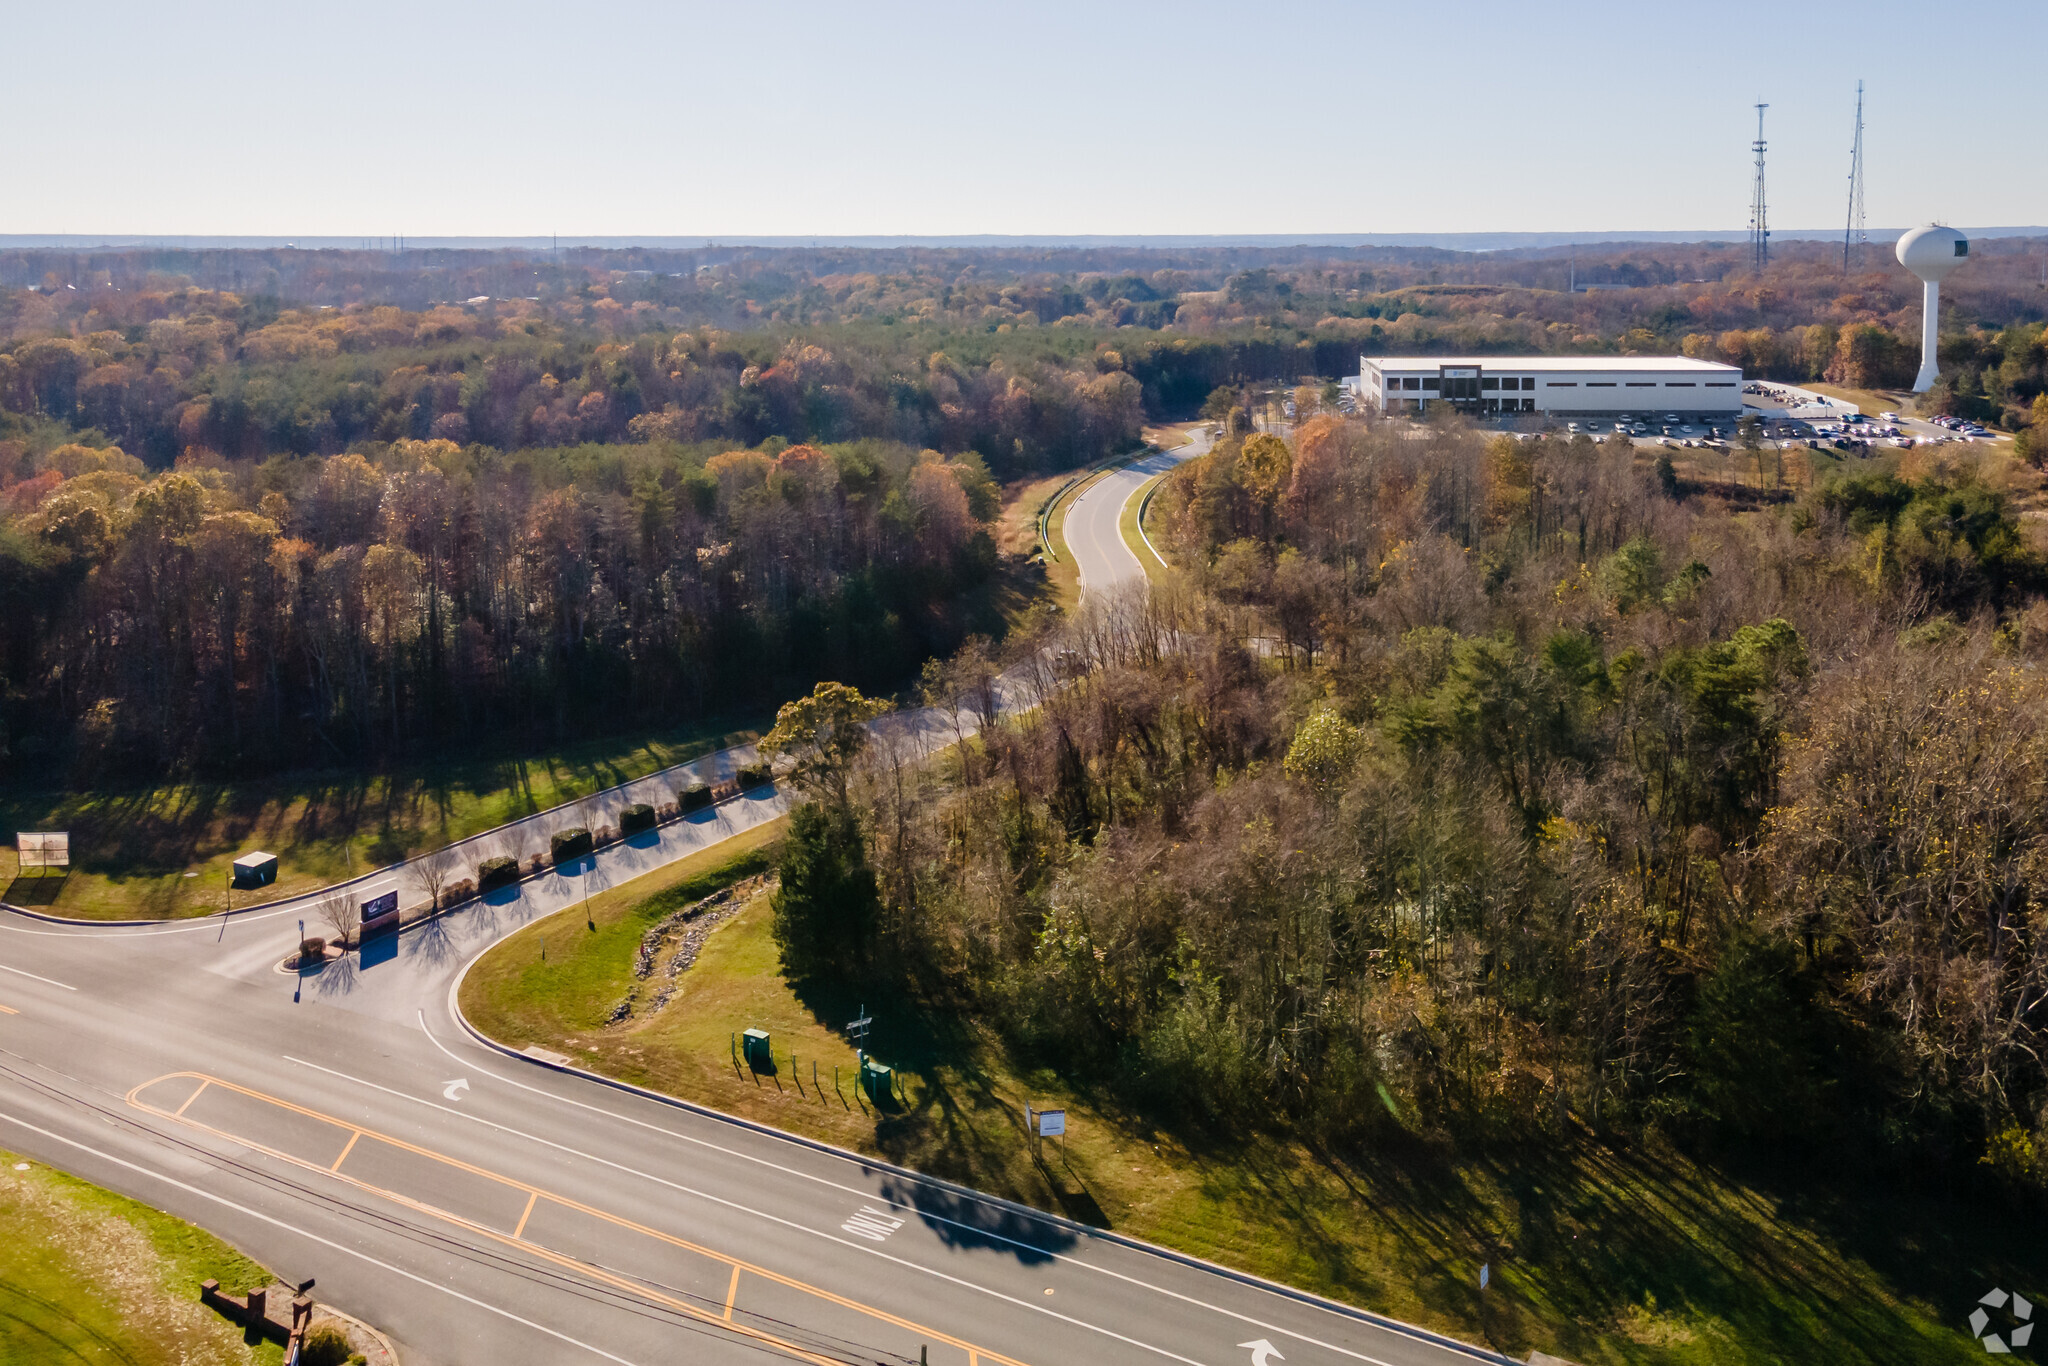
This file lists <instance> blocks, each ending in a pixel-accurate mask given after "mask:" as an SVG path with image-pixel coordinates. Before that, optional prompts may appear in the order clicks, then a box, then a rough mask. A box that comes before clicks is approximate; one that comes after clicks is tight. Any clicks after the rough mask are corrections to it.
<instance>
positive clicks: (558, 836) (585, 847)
mask: <svg viewBox="0 0 2048 1366" xmlns="http://www.w3.org/2000/svg"><path fill="white" fill-rule="evenodd" d="M596 847H597V846H596V845H595V844H594V843H593V842H592V841H591V838H590V831H588V830H586V829H585V828H584V827H582V826H580V825H572V826H570V827H569V828H568V829H567V830H557V831H556V832H555V833H554V834H552V835H550V836H549V837H548V856H549V857H550V858H551V859H553V860H554V862H556V863H558V864H559V863H565V862H567V861H568V860H570V859H574V858H582V857H583V856H584V855H585V854H587V853H589V852H591V850H593V849H595V848H596Z"/></svg>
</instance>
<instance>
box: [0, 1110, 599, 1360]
mask: <svg viewBox="0 0 2048 1366" xmlns="http://www.w3.org/2000/svg"><path fill="white" fill-rule="evenodd" d="M0 1120H5V1121H7V1122H8V1123H10V1124H14V1125H17V1126H19V1127H20V1128H23V1129H26V1130H27V1131H28V1132H30V1133H32V1134H36V1135H39V1136H40V1137H43V1138H47V1139H49V1140H50V1141H52V1142H54V1143H62V1144H63V1145H64V1146H65V1147H67V1148H74V1149H76V1150H77V1151H79V1152H82V1153H86V1154H89V1155H90V1156H92V1157H96V1158H98V1159H99V1160H100V1161H102V1162H110V1163H112V1164H113V1165H115V1166H117V1167H121V1168H124V1169H125V1170H127V1171H131V1172H134V1173H135V1174H136V1175H138V1176H142V1177H146V1178H148V1179H149V1180H151V1181H160V1182H162V1183H163V1184H164V1185H166V1186H169V1187H171V1188H172V1189H174V1190H181V1191H184V1192H185V1193H186V1194H187V1195H192V1196H196V1197H198V1198H199V1199H201V1200H207V1201H210V1202H212V1203H213V1204H216V1205H220V1206H222V1207H223V1208H226V1209H230V1210H233V1211H234V1212H235V1213H237V1214H240V1215H243V1216H245V1217H247V1218H250V1219H256V1220H260V1221H261V1222H263V1223H266V1224H269V1225H271V1226H273V1227H275V1228H280V1229H283V1230H284V1231H285V1232H287V1233H291V1234H296V1235H297V1236H299V1237H301V1238H304V1239H306V1240H307V1241H309V1242H314V1243H318V1244H319V1245H320V1246H322V1247H324V1248H328V1249H331V1250H332V1251H335V1252H339V1253H341V1254H343V1255H344V1256H349V1257H354V1258H355V1259H356V1260H358V1261H361V1262H365V1263H368V1264H369V1265H371V1266H374V1267H376V1268H377V1269H378V1270H379V1271H388V1272H390V1273H391V1274H392V1275H394V1276H402V1277H404V1278H405V1279H406V1280H408V1281H411V1282H413V1283H414V1284H415V1285H423V1286H426V1287H427V1288H428V1289H429V1290H438V1291H440V1292H441V1293H442V1294H444V1295H447V1296H449V1297H450V1298H452V1299H458V1300H461V1301H462V1302H463V1303H464V1304H468V1305H473V1306H475V1307H476V1308H478V1309H482V1310H485V1311H486V1312H488V1313H492V1314H496V1315H497V1316H498V1317H500V1318H502V1319H508V1320H510V1321H511V1322H513V1323H516V1324H518V1325H519V1326H520V1327H521V1328H531V1329H532V1330H533V1331H534V1332H536V1333H545V1334H546V1335H547V1336H549V1337H551V1338H553V1339H555V1340H556V1341H557V1342H564V1343H567V1344H568V1345H569V1346H571V1347H575V1348H579V1349H581V1350H582V1351H585V1352H589V1353H590V1354H591V1355H592V1356H599V1357H603V1358H604V1359H605V1360H606V1361H615V1362H617V1363H619V1366H639V1364H638V1363H637V1362H634V1361H631V1360H629V1359H628V1358H626V1357H622V1356H617V1355H615V1354H613V1353H611V1352H607V1351H605V1350H604V1348H602V1347H597V1346H593V1345H592V1344H590V1343H587V1342H584V1341H582V1340H580V1339H578V1338H572V1337H570V1336H569V1335H568V1334H567V1333H562V1332H558V1331H556V1330H555V1329H553V1328H550V1327H548V1326H547V1325H546V1324H542V1323H535V1322H534V1321H533V1320H531V1319H525V1318H521V1317H520V1316H519V1315H517V1314H515V1313H513V1312H512V1311H511V1310H509V1309H505V1308H501V1307H500V1306H498V1305H495V1304H492V1303H490V1302H489V1301H487V1300H480V1299H477V1298H476V1297H475V1296H473V1295H465V1294H464V1293H462V1292H461V1291H460V1290H457V1289H455V1288H454V1287H453V1286H449V1285H443V1284H441V1283H440V1282H439V1281H431V1280H428V1279H427V1278H426V1277H425V1276H421V1275H418V1274H417V1273H415V1272H411V1271H407V1270H406V1269H405V1268H404V1267H402V1266H394V1265H392V1264H391V1263H390V1262H386V1261H380V1260H379V1259H377V1258H375V1257H372V1256H370V1255H369V1254H368V1253H367V1252H362V1251H359V1250H358V1249H356V1248H352V1247H349V1246H348V1245H347V1244H345V1243H337V1242H335V1241H333V1240H332V1239H330V1238H323V1237H321V1236H320V1235H319V1234H317V1233H311V1232H308V1231H307V1230H305V1229H303V1228H300V1227H298V1226H297V1225H294V1224H289V1223H286V1222H285V1221H284V1220H282V1219H278V1218H275V1217H273V1216H272V1215H268V1214H265V1213H263V1211H261V1210H256V1209H251V1208H249V1207H248V1206H247V1205H240V1204H237V1203H235V1202H234V1201H233V1200H230V1199H228V1198H227V1197H226V1196H222V1195H216V1194H214V1193H213V1192H212V1191H209V1190H202V1189H201V1188H200V1187H198V1186H193V1185H188V1184H186V1183H185V1182H183V1181H180V1180H178V1179H177V1178H176V1177H174V1176H169V1175H166V1174H165V1173H163V1172H159V1171H152V1170H150V1169H149V1168H148V1167H145V1166H143V1165H141V1164H140V1163H137V1162H130V1161H128V1160H127V1159H126V1158H122V1157H116V1156H115V1155H114V1154H112V1153H109V1152H104V1151H102V1150H101V1149H98V1148H95V1147H92V1146H91V1145H89V1144H85V1143H81V1142H79V1141H78V1140H77V1139H75V1138H70V1137H67V1136H66V1135H64V1134H60V1133H56V1132H54V1131H52V1130H49V1129H45V1128H43V1127H42V1126H41V1125H39V1124H31V1123H29V1121H27V1120H25V1119H22V1118H20V1117H19V1116H16V1115H11V1114H8V1113H7V1112H6V1111H4V1110H0Z"/></svg>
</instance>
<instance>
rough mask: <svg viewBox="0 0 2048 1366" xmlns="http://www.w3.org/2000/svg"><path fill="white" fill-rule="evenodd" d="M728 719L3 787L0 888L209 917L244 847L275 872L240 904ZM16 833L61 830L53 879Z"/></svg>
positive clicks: (500, 815) (712, 744) (102, 906)
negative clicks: (279, 765)
mask: <svg viewBox="0 0 2048 1366" xmlns="http://www.w3.org/2000/svg"><path fill="white" fill-rule="evenodd" d="M755 733H756V732H754V731H753V730H748V729H741V728H738V727H736V726H735V724H734V723H733V722H731V721H720V722H716V723H712V724H706V725H701V726H694V727H687V728H682V729H675V730H669V731H663V732H659V733H656V734H652V735H643V736H637V737H630V738H625V739H612V740H598V741H590V742H587V743H584V744H579V745H572V746H566V747H564V748H561V749H558V750H555V751H553V752H550V753H544V754H540V755H530V756H517V757H511V756H506V757H483V758H473V759H464V760H451V761H448V762H443V763H438V764H433V765H422V766H418V767H414V768H405V769H399V770H396V771H394V772H391V773H368V772H348V771H333V772H310V773H292V774H285V775H281V776H279V777H276V778H268V779H260V780H254V781H249V782H237V783H229V782H201V781H193V782H183V783H165V784H162V785H158V786H155V787H139V788H129V789H106V790H98V791H63V790H24V789H23V788H21V787H18V786H17V787H10V788H8V789H7V790H6V791H4V792H0V838H5V840H6V847H5V849H4V850H0V889H4V892H0V898H4V899H5V900H7V901H11V902H13V903H15V904H16V905H24V906H34V907H39V908H45V909H48V910H50V911H51V912H53V913H54V914H58V915H69V916H77V917H81V918H94V919H97V918H105V919H121V918H129V917H170V916H192V915H212V914H216V913H218V912H219V911H220V910H221V906H222V900H223V897H224V896H225V895H226V891H225V884H226V881H227V875H228V868H229V865H231V864H232V863H233V862H234V860H235V859H236V858H237V857H238V856H239V855H241V854H243V853H246V852H248V851H249V850H251V849H265V850H268V851H269V852H271V853H273V854H276V855H278V858H279V873H278V881H277V884H276V885H275V886H274V887H270V888H266V889H265V890H264V891H263V892H262V893H260V894H258V893H249V892H242V893H238V894H237V898H238V901H241V902H246V901H254V900H266V901H267V900H272V899H275V898H277V897H281V896H289V895H292V894H294V893H297V892H303V891H310V890H312V889H314V888H316V887H321V886H325V885H326V884H328V883H330V882H335V881H338V880H340V879H342V878H345V877H349V876H352V875H353V874H355V873H360V872H365V871H368V870H369V869H372V868H380V867H382V866H384V865H385V864H388V863H393V862H396V861H397V860H398V859H401V858H404V857H405V856H407V855H408V854H412V853H416V852H418V851H419V850H421V849H427V848H432V847H435V846H437V845H442V844H446V843H448V842H449V841H451V840H456V839H461V838H462V837H463V836H465V835H473V834H476V833H477V832H478V831H481V830H488V829H490V828H491V827H493V826H496V825H502V824H504V823H505V822H506V821H509V820H515V819H517V818H518V817H520V816H525V815H529V814H531V813H533V812H535V811H541V810H545V809H546V808H548V807H551V806H556V805H558V804H560V803H562V802H565V801H570V800H573V799H574V798H576V797H580V796H584V795H587V794H588V793H591V792H596V791H599V790H601V789H603V788H607V787H610V786H612V785H614V784H616V783H621V782H624V781H626V780H628V779H630V778H638V777H641V776H643V775H645V774H648V773H652V772H655V771H656V770H658V769H662V768H666V767H668V766H669V765H670V764H678V763H682V762H684V761H685V760H688V759H693V758H695V757H697V756H698V755H701V754H707V753H709V752H711V751H712V750H716V749H721V748H723V747H725V746H726V745H729V744H735V743H738V742H740V741H743V740H750V739H752V738H754V736H755ZM17 830H69V831H70V832H71V849H72V860H73V864H74V866H73V868H72V870H71V873H70V875H69V876H68V877H65V878H62V879H56V878H47V877H41V876H38V875H36V874H34V873H31V874H30V875H29V876H27V877H18V876H17V875H16V873H17V870H16V868H15V857H16V856H15V851H14V841H13V837H12V835H11V833H7V832H12V831H17Z"/></svg>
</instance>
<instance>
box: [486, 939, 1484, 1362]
mask: <svg viewBox="0 0 2048 1366" xmlns="http://www.w3.org/2000/svg"><path fill="white" fill-rule="evenodd" d="M536 923H537V922H536ZM508 937H509V936H508ZM503 942H504V940H499V941H498V943H503ZM496 947H498V945H497V944H492V945H491V946H490V947H489V948H486V949H484V950H483V952H482V953H479V954H477V955H476V957H474V958H472V959H470V960H469V961H468V962H467V963H465V964H463V965H462V971H460V972H458V973H456V974H455V980H454V981H453V982H451V983H450V984H449V986H448V1013H449V1014H450V1015H451V1016H453V1017H454V1019H455V1023H456V1024H457V1025H459V1026H460V1027H461V1028H462V1031H463V1033H465V1034H467V1035H469V1037H470V1038H471V1039H473V1040H474V1041H475V1042H476V1043H478V1044H479V1045H481V1046H482V1047H484V1048H488V1049H490V1050H491V1051H492V1052H494V1053H500V1054H503V1055H504V1056H505V1057H508V1058H511V1059H513V1060H514V1061H516V1062H522V1063H527V1064H529V1065H531V1066H533V1067H538V1068H542V1069H544V1070H546V1071H549V1072H561V1073H565V1074H567V1075H569V1076H574V1077H580V1078H582V1079H583V1080H585V1081H591V1082H595V1083H597V1084H598V1085H600V1086H606V1087H609V1088H611V1089H612V1090H614V1091H622V1092H624V1093H626V1094H628V1095H633V1096H638V1097H640V1098H641V1099H642V1100H650V1101H653V1102H654V1103H656V1104H658V1105H666V1106H668V1107H669V1108H671V1109H675V1110H681V1111H684V1112H685V1113H687V1114H693V1115H699V1116H701V1117H703V1118H705V1119H711V1120H716V1121H718V1122H720V1123H723V1124H729V1125H731V1126H732V1127H734V1128H736V1129H744V1130H746V1131H747V1132H749V1133H754V1134H759V1135H761V1136H763V1137H765V1138H774V1139H780V1140H782V1141H783V1142H785V1143H790V1144H794V1145H795V1146H797V1147H799V1148H808V1149H810V1150H811V1151H813V1152H816V1153H822V1154H824V1155H826V1156H828V1157H834V1158H838V1159H840V1160H841V1161H845V1162H851V1163H853V1164H855V1165H856V1166H859V1167H863V1168H866V1169H867V1170H869V1171H874V1172H884V1173H887V1174H888V1175H890V1176H897V1177H902V1178H903V1179H905V1180H908V1181H914V1182H917V1183H918V1184H920V1185H925V1186H931V1187H935V1188H936V1189H938V1190H942V1191H945V1192H947V1193H948V1194H950V1195H954V1196H959V1197H962V1198H965V1199H968V1200H972V1201H976V1202H979V1203H981V1204H984V1205H989V1206H992V1207H994V1208H996V1209H998V1210H1001V1211H1004V1212H1005V1213H1009V1214H1013V1215H1018V1216H1021V1217H1023V1218H1025V1219H1031V1220H1037V1221H1039V1222H1041V1223H1045V1224H1049V1225H1051V1226H1052V1227H1054V1228H1058V1229H1063V1230H1065V1231H1066V1232H1069V1233H1072V1234H1075V1235H1077V1236H1078V1237H1080V1238H1093V1239H1098V1240H1100V1241H1103V1242H1108V1243H1115V1244H1116V1245H1117V1246H1119V1247H1123V1248H1128V1249H1130V1250H1131V1251H1134V1252H1141V1253H1145V1254H1147V1255H1149V1256H1153V1257H1158V1258H1160V1259H1161V1260H1163V1261H1168V1262H1174V1263H1177V1264H1179V1265H1181V1266H1185V1267H1189V1268H1192V1269H1194V1270H1198V1271H1205V1272H1208V1273H1210V1274H1211V1275H1216V1276H1222V1277H1224V1278H1225V1279H1228V1280H1231V1281H1235V1282H1236V1283H1238V1284H1239V1285H1243V1286H1249V1287H1250V1288H1252V1289H1255V1290H1263V1291H1266V1292H1267V1293H1269V1294H1273V1295H1278V1296H1280V1297H1281V1298H1282V1299H1289V1300H1293V1301H1294V1302H1296V1303H1297V1304H1304V1305H1307V1306H1309V1307H1310V1308H1313V1309H1321V1310H1324V1311H1326V1312H1328V1313H1332V1314H1336V1315H1338V1316H1340V1317H1342V1318H1348V1319H1353V1320H1355V1321H1357V1322H1359V1323H1365V1324H1369V1325H1371V1326H1372V1327H1375V1328H1381V1329H1385V1330H1386V1331H1388V1332H1393V1333H1400V1334H1401V1335H1403V1336H1405V1337H1410V1338H1414V1339H1416V1340H1417V1341H1419V1342H1426V1343H1429V1344H1430V1345H1431V1346H1433V1347H1441V1348H1443V1349H1445V1350H1446V1351H1452V1352H1459V1353H1462V1354H1463V1355H1465V1356H1468V1357H1470V1358H1472V1359H1473V1360H1474V1361H1484V1362H1490V1363H1494V1366H1521V1363H1518V1362H1516V1361H1515V1359H1514V1358H1513V1357H1510V1356H1506V1355H1504V1354H1502V1353H1499V1352H1493V1351H1489V1350H1487V1349H1486V1348H1483V1347H1476V1346H1474V1345H1473V1344H1471V1343H1469V1342H1461V1341H1460V1340H1458V1339H1457V1338H1454V1337H1449V1336H1447V1335H1445V1334H1443V1333H1438V1332H1435V1331H1434V1330H1432V1329H1428V1328H1424V1327H1422V1326H1420V1325H1419V1324H1413V1323H1406V1322H1403V1321H1402V1320H1400V1319H1395V1318H1389V1317H1387V1316H1386V1315H1383V1314H1375V1313H1373V1312H1372V1311H1371V1310H1369V1309H1360V1308H1358V1307H1357V1306H1356V1305H1350V1304H1343V1303H1340V1302H1338V1301H1336V1300H1330V1299H1325V1298H1323V1297H1322V1296H1321V1295H1316V1294H1311V1293H1310V1292H1309V1291H1306V1290H1297V1289H1296V1288H1294V1287H1293V1286H1291V1285H1282V1284H1280V1283H1279V1282H1278V1281H1269V1280H1267V1279H1265V1278H1264V1277H1263V1276H1255V1275H1253V1274H1252V1273H1251V1272H1248V1271H1238V1270H1236V1269H1234V1268H1232V1267H1227V1266H1223V1265H1220V1264H1218V1263H1216V1262H1212V1261H1208V1260H1207V1259H1205V1258H1202V1257H1197V1256H1194V1255H1193V1254H1191V1253H1186V1252H1176V1251H1175V1250H1174V1249H1172V1248H1169V1247H1161V1246H1159V1245H1158V1244H1156V1243H1148V1242H1145V1241H1143V1240H1142V1239H1138V1238H1133V1237H1130V1236H1129V1235H1128V1234H1122V1233H1117V1232H1115V1231H1114V1230H1111V1229H1102V1228H1096V1227H1095V1226H1093V1225H1092V1224H1084V1223H1081V1222H1080V1221H1079V1220H1076V1219H1069V1218H1067V1217H1066V1216H1065V1215H1061V1214H1052V1213H1049V1212H1048V1211H1046V1210H1042V1209H1037V1208H1035V1207H1033V1206H1031V1205H1025V1204H1020V1203H1019V1202H1017V1201H1015V1200H1006V1199H1004V1198H1003V1197H1002V1196H1000V1195H990V1194H988V1193H986V1192H984V1191H978V1190H975V1189H974V1188H972V1187H971V1186H962V1185H960V1184H958V1183H957V1182H953V1181H948V1180H946V1179H945V1178H944V1177H939V1176H930V1175H927V1174H926V1173H924V1172H920V1171H915V1170H913V1169H911V1168H909V1167H900V1166H898V1165H896V1164H895V1163H893V1162H889V1161H886V1160H884V1159H882V1158H877V1157H869V1156H868V1155H867V1154H865V1153H857V1152H854V1151H853V1150H852V1149H850V1148H841V1147H839V1146H837V1145H836V1144H832V1143H826V1142H824V1141H823V1140H821V1139H815V1138H806V1137H805V1136H804V1135H802V1134H793V1133H790V1132H789V1131H788V1130H786V1129H778V1128H776V1127H774V1126H773V1125H770V1124H762V1123H760V1122H759V1121H757V1120H751V1119H744V1118H742V1117H741V1116H739V1115H729V1114H727V1113H725V1112H724V1111H723V1110H714V1109H712V1108H710V1107H709V1106H706V1105H700V1104H698V1103H697V1102H695V1101H690V1100H684V1099H683V1098H682V1097H680V1096H671V1095H667V1094H664V1093H663V1092H660V1091H651V1090H649V1089H648V1088H646V1087H644V1086H635V1085H634V1084H633V1083H632V1082H629V1081H620V1080H619V1079H618V1078H616V1077H608V1076H605V1075H604V1074H603V1073H602V1072H592V1071H590V1070H589V1069H587V1068H583V1067H577V1066H575V1065H573V1064H558V1063H551V1062H547V1061H544V1060H542V1059H540V1058H536V1057H533V1056H532V1055H531V1054H528V1053H522V1052H520V1051H519V1050H517V1049H515V1048H513V1047H511V1046H510V1045H509V1044H502V1043H499V1042H498V1041H497V1040H496V1039H493V1038H491V1037H490V1036H489V1035H487V1034H485V1033H484V1032H483V1031H482V1030H480V1029H478V1028H477V1027H476V1026H475V1025H473V1024H471V1023H470V1022H469V1017H468V1016H466V1015H464V1014H463V1013H462V1003H461V993H462V984H463V982H464V981H465V980H466V979H467V978H468V977H469V970H470V969H471V968H473V967H475V966H476V965H477V964H478V963H480V962H482V961H483V959H484V955H485V954H488V953H489V952H490V951H491V949H495V948H496Z"/></svg>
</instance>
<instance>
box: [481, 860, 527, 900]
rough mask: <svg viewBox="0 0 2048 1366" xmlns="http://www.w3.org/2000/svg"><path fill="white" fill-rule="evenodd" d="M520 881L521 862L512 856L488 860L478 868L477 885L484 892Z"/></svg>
mask: <svg viewBox="0 0 2048 1366" xmlns="http://www.w3.org/2000/svg"><path fill="white" fill-rule="evenodd" d="M517 881H519V860H518V859H516V858H513V857H512V856H511V855H510V854H500V855H498V857H496V858H487V859H485V860H484V861H483V862H482V863H479V864H478V865H477V866H476V885H477V886H478V887H480V888H482V889H483V890H484V891H487V892H488V891H489V890H491V888H493V887H502V886H504V885H505V884H506V883H508V882H517Z"/></svg>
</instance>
